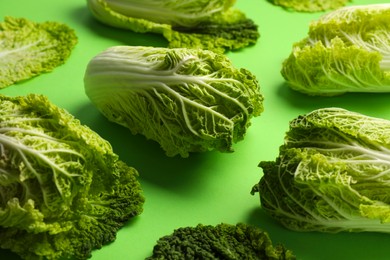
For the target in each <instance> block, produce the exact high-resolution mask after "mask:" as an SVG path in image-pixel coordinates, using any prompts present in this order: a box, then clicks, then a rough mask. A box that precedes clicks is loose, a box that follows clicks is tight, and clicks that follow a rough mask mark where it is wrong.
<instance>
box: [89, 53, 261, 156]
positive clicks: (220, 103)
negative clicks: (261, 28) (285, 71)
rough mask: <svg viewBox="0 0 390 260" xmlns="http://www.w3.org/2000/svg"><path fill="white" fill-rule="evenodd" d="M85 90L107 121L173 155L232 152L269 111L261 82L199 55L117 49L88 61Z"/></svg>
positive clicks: (220, 59) (219, 59)
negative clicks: (254, 120)
mask: <svg viewBox="0 0 390 260" xmlns="http://www.w3.org/2000/svg"><path fill="white" fill-rule="evenodd" d="M84 84H85V91H86V94H87V95H88V97H89V98H90V100H91V101H92V102H93V103H94V104H95V105H96V107H97V108H98V109H99V110H100V111H101V112H102V114H103V115H105V116H106V117H107V118H108V119H109V120H110V121H113V122H116V123H118V124H121V125H123V126H125V127H127V128H129V129H130V130H131V131H132V133H133V134H137V133H141V134H143V135H145V136H146V137H147V138H149V139H152V140H155V141H157V142H158V143H159V144H160V145H161V147H162V148H163V149H164V150H165V151H166V154H167V155H168V156H174V155H177V154H179V155H181V156H183V157H187V156H188V155H189V153H190V152H203V151H208V150H213V149H216V150H219V151H223V152H230V151H232V150H233V149H232V145H233V143H235V142H237V141H240V140H242V139H243V138H244V135H245V133H246V130H247V128H248V127H249V126H250V119H251V118H252V117H254V116H258V115H260V113H261V112H262V111H263V96H262V94H261V93H260V88H259V84H258V82H257V79H256V77H255V76H254V75H253V74H252V73H250V72H249V71H248V70H246V69H237V68H235V67H234V66H233V64H232V63H231V61H230V60H229V59H228V58H227V57H226V56H225V55H223V54H217V53H214V52H211V51H207V50H201V49H197V50H196V49H185V48H178V49H168V48H154V47H143V46H115V47H111V48H109V49H107V50H105V51H103V52H102V53H100V54H98V55H97V56H95V57H94V58H93V59H92V60H91V61H90V62H89V64H88V66H87V69H86V72H85V76H84Z"/></svg>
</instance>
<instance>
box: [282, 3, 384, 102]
mask: <svg viewBox="0 0 390 260" xmlns="http://www.w3.org/2000/svg"><path fill="white" fill-rule="evenodd" d="M389 17H390V4H376V5H363V6H350V7H345V8H341V9H338V10H336V11H333V12H330V13H327V14H325V15H323V16H321V17H320V18H319V19H318V20H316V21H313V22H312V23H311V25H310V28H309V33H308V36H307V37H306V38H304V39H303V40H301V41H300V42H297V43H296V44H294V46H293V50H292V52H291V54H290V56H289V57H288V58H287V59H286V60H285V61H284V63H283V68H282V71H281V73H282V75H283V77H284V78H285V79H286V81H287V83H288V84H289V86H290V87H291V88H292V89H294V90H297V91H300V92H302V93H305V94H309V95H325V96H331V95H340V94H343V93H345V92H389V91H390V19H389Z"/></svg>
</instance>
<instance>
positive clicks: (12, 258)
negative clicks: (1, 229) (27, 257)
mask: <svg viewBox="0 0 390 260" xmlns="http://www.w3.org/2000/svg"><path fill="white" fill-rule="evenodd" d="M0 259H2V260H21V259H22V258H20V256H18V255H17V254H14V253H12V252H11V251H9V250H4V249H0Z"/></svg>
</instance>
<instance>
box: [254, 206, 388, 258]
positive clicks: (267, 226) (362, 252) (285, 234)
mask: <svg viewBox="0 0 390 260" xmlns="http://www.w3.org/2000/svg"><path fill="white" fill-rule="evenodd" d="M247 222H248V223H249V224H251V225H254V226H257V227H259V228H261V229H262V230H264V231H266V232H267V233H268V234H269V236H270V238H271V240H272V242H273V244H274V245H276V244H282V245H284V246H285V247H286V248H288V249H290V250H292V251H293V253H294V254H295V255H296V257H297V259H308V260H311V259H315V260H329V259H335V260H339V259H340V260H341V259H342V260H344V259H357V258H356V256H357V255H358V256H360V258H359V260H360V259H362V260H366V259H367V260H368V259H375V260H386V259H389V252H390V250H389V249H388V248H389V247H388V244H389V243H390V236H389V234H387V233H380V232H378V233H374V232H340V233H324V232H299V231H292V230H289V229H287V228H285V227H283V226H282V225H281V224H279V223H278V222H277V221H276V220H274V219H272V218H271V217H270V216H268V215H267V213H266V212H265V211H264V210H263V209H262V208H261V207H260V206H259V207H256V208H254V209H253V210H252V211H251V212H250V213H249V214H248V219H247ZM384 225H386V224H384Z"/></svg>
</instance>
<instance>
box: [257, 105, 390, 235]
mask: <svg viewBox="0 0 390 260" xmlns="http://www.w3.org/2000/svg"><path fill="white" fill-rule="evenodd" d="M260 167H261V168H262V169H263V173H264V175H263V176H262V178H261V180H260V182H259V183H258V184H257V185H255V186H254V188H253V191H252V192H253V193H255V192H259V195H260V200H261V207H262V208H263V209H264V210H265V211H266V212H268V213H269V214H270V215H271V216H272V217H274V218H275V219H276V220H277V221H279V222H280V223H282V224H283V225H284V226H286V227H287V228H289V229H292V230H297V231H323V232H340V231H355V232H362V231H369V232H386V233H389V232H390V192H389V181H390V121H388V120H385V119H381V118H374V117H370V116H366V115H363V114H359V113H356V112H352V111H348V110H345V109H341V108H322V109H318V110H314V111H313V112H311V113H308V114H306V115H302V116H299V117H297V118H296V119H294V120H292V121H291V122H290V129H289V131H288V132H287V133H286V137H285V142H284V144H283V145H282V146H281V147H280V151H279V156H278V157H277V158H276V160H275V161H262V162H260Z"/></svg>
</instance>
